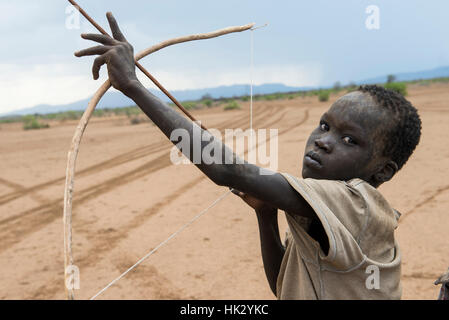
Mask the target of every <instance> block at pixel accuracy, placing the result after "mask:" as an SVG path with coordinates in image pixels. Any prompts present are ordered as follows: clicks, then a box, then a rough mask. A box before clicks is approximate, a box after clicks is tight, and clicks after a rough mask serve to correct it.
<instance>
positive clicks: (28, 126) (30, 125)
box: [23, 116, 50, 130]
mask: <svg viewBox="0 0 449 320" xmlns="http://www.w3.org/2000/svg"><path fill="white" fill-rule="evenodd" d="M23 120H24V121H23V129H24V130H38V129H46V128H50V125H48V124H47V123H41V122H39V121H38V120H37V119H36V117H35V116H26V117H24V119H23Z"/></svg>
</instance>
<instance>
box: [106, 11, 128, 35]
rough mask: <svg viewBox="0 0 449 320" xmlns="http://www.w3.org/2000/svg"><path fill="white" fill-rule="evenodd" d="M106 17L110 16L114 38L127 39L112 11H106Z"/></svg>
mask: <svg viewBox="0 0 449 320" xmlns="http://www.w3.org/2000/svg"><path fill="white" fill-rule="evenodd" d="M106 17H107V18H108V21H109V26H110V27H111V31H112V36H113V37H114V39H115V40H118V41H126V39H125V36H124V35H123V33H122V32H121V31H120V28H119V26H118V23H117V21H116V20H115V18H114V16H113V15H112V13H111V12H108V13H106Z"/></svg>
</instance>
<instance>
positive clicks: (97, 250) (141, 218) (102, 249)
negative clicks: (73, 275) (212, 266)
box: [56, 109, 309, 292]
mask: <svg viewBox="0 0 449 320" xmlns="http://www.w3.org/2000/svg"><path fill="white" fill-rule="evenodd" d="M287 112H288V111H285V112H283V113H282V114H280V115H279V116H278V117H277V118H275V119H272V120H271V121H270V122H268V123H266V124H264V127H266V128H268V127H270V126H271V125H273V124H275V123H278V122H279V121H281V120H282V119H283V118H284V117H285V115H286V114H287ZM308 118H309V112H308V110H307V109H306V110H305V112H304V118H303V119H302V120H301V121H300V122H298V123H295V124H294V125H292V126H290V127H289V128H287V129H285V130H281V132H280V133H279V135H281V134H285V133H287V132H289V131H291V130H292V129H295V128H297V127H298V126H300V125H302V124H303V123H304V122H306V121H307V120H308ZM257 145H258V144H257ZM247 153H248V150H246V152H245V154H247ZM206 179H207V177H205V176H204V175H202V176H200V177H199V178H197V179H195V180H193V181H190V182H188V183H186V184H184V185H183V186H181V187H180V188H179V189H177V190H176V191H174V192H172V193H171V194H169V195H167V196H165V197H164V199H163V200H161V201H159V202H158V203H156V204H155V205H153V206H151V207H150V208H149V209H147V210H145V212H144V214H141V215H138V216H136V217H135V218H134V219H133V220H132V221H131V222H129V223H128V224H127V225H125V226H124V227H123V228H121V229H120V230H119V231H116V230H114V231H113V234H112V236H111V237H109V236H108V237H107V238H106V239H105V238H101V239H98V237H97V235H96V234H95V235H92V236H89V235H90V234H89V233H87V237H88V240H89V242H90V243H93V246H92V249H90V250H88V252H87V253H85V254H84V255H83V256H82V257H81V258H79V259H77V265H78V266H79V265H81V266H83V267H89V266H94V265H95V264H96V263H97V262H98V260H99V259H97V258H96V259H95V260H92V257H99V256H100V255H104V254H105V253H107V252H109V251H111V250H113V249H114V248H115V246H116V245H117V243H118V242H120V241H122V240H123V239H125V238H126V237H127V235H128V234H130V232H132V231H133V230H134V229H135V228H138V227H140V226H141V225H142V224H143V223H145V222H146V221H147V220H148V219H149V218H151V217H152V216H153V215H155V214H157V213H158V212H160V211H161V210H162V209H163V208H164V207H165V206H167V205H169V204H170V203H171V202H172V201H174V200H176V199H177V198H178V197H180V196H181V195H183V194H184V193H185V192H186V191H188V190H190V189H191V188H192V187H195V186H196V185H197V184H199V183H201V182H203V181H204V180H206ZM152 249H153V248H149V249H148V250H152ZM130 265H131V264H130ZM128 267H129V266H128ZM126 269H127V268H126ZM126 269H124V270H126ZM59 286H60V283H59ZM99 289H101V288H99ZM168 289H169V290H168V292H170V291H173V289H174V288H168ZM56 292H57V291H56Z"/></svg>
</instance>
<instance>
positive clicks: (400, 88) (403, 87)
mask: <svg viewBox="0 0 449 320" xmlns="http://www.w3.org/2000/svg"><path fill="white" fill-rule="evenodd" d="M384 87H385V88H386V89H390V90H393V91H396V92H398V93H400V94H402V95H403V96H406V95H407V84H405V82H391V83H386V84H385V85H384Z"/></svg>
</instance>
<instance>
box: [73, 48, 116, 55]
mask: <svg viewBox="0 0 449 320" xmlns="http://www.w3.org/2000/svg"><path fill="white" fill-rule="evenodd" d="M110 49H112V47H110V46H96V47H91V48H87V49H84V50H80V51H77V52H75V56H77V57H84V56H93V55H98V54H105V53H106V52H108V51H109V50H110Z"/></svg>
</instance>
